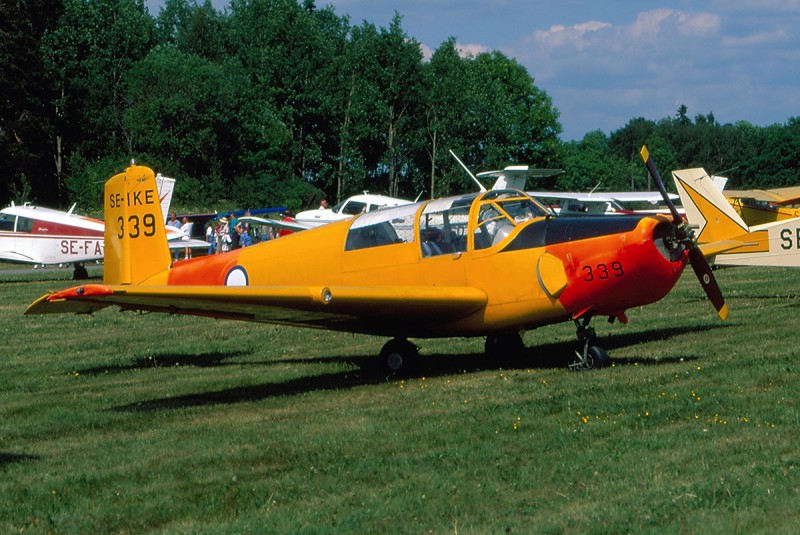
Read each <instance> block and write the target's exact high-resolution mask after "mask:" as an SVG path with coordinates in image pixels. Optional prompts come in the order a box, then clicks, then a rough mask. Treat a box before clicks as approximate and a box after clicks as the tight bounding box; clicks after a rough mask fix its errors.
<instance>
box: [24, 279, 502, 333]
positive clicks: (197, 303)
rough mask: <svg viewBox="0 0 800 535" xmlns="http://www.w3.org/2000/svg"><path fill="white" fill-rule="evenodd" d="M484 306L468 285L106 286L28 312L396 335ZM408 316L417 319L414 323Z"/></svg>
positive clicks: (71, 292)
mask: <svg viewBox="0 0 800 535" xmlns="http://www.w3.org/2000/svg"><path fill="white" fill-rule="evenodd" d="M486 301H487V296H486V294H485V293H484V292H483V291H482V290H479V289H476V288H469V287H466V288H465V287H444V286H397V287H390V286H382V287H353V286H330V287H324V286H269V287H266V286H261V287H255V286H149V287H148V286H108V285H103V284H89V285H83V286H77V287H74V288H70V289H67V290H64V291H61V292H57V293H52V294H48V295H45V296H43V297H41V298H39V299H38V300H37V301H35V302H34V303H32V304H31V305H30V306H29V307H28V309H27V310H26V311H25V314H49V313H65V312H66V313H78V314H80V313H92V312H95V311H97V310H100V309H102V308H106V307H109V306H118V307H120V308H121V309H122V310H138V311H148V312H166V313H170V314H188V315H195V316H207V317H211V318H222V319H237V320H250V321H259V322H267V323H281V324H287V325H297V326H307V327H323V326H324V327H326V328H329V329H337V327H340V328H341V329H342V330H347V331H353V332H363V333H375V334H393V332H394V330H395V328H396V330H397V331H398V332H408V331H409V330H415V331H416V332H424V330H425V328H426V327H427V326H434V325H441V324H444V323H449V322H452V321H455V320H457V319H459V318H462V317H464V316H467V315H469V314H471V313H473V312H475V311H477V310H479V309H480V308H481V307H483V306H485V304H486ZM408 318H414V319H413V320H409V319H408Z"/></svg>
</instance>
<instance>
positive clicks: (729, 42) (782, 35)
mask: <svg viewBox="0 0 800 535" xmlns="http://www.w3.org/2000/svg"><path fill="white" fill-rule="evenodd" d="M787 40H788V35H787V32H786V30H784V29H783V28H778V29H776V30H774V31H771V32H759V33H754V34H750V35H745V36H741V37H734V36H730V37H725V38H724V39H723V40H722V44H723V45H725V46H729V47H748V46H756V45H765V44H772V43H781V42H784V41H787Z"/></svg>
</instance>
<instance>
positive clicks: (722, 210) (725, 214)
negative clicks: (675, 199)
mask: <svg viewBox="0 0 800 535" xmlns="http://www.w3.org/2000/svg"><path fill="white" fill-rule="evenodd" d="M672 179H673V180H674V181H675V186H676V187H677V188H678V195H680V197H681V203H682V204H683V208H684V210H686V219H687V221H688V222H689V224H690V225H693V226H696V227H697V228H698V230H697V240H698V241H699V242H700V243H708V242H715V241H721V240H730V239H733V238H736V237H739V236H741V235H742V234H746V233H748V232H749V231H750V229H749V228H748V226H747V224H746V223H745V222H744V221H743V220H742V218H741V217H740V216H739V214H737V213H736V210H734V209H733V207H732V206H731V203H730V202H728V199H726V198H725V196H724V195H723V194H722V191H720V189H719V187H718V186H717V185H715V184H714V182H713V180H712V178H711V177H710V176H709V175H708V173H706V171H705V169H703V168H701V167H698V168H694V169H681V170H680V171H673V172H672Z"/></svg>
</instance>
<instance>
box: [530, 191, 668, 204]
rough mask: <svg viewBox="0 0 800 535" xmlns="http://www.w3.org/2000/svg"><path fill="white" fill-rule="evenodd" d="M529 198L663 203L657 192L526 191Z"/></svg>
mask: <svg viewBox="0 0 800 535" xmlns="http://www.w3.org/2000/svg"><path fill="white" fill-rule="evenodd" d="M526 193H527V194H528V195H530V196H531V197H536V198H538V197H543V198H546V199H574V200H576V201H583V202H589V201H595V202H600V201H617V202H648V203H651V204H659V203H662V202H663V198H662V197H661V194H660V193H658V192H657V191H600V192H597V193H578V192H574V191H528V192H526ZM668 196H669V198H670V199H672V200H673V201H674V200H677V199H678V196H677V195H675V194H674V193H669V194H668Z"/></svg>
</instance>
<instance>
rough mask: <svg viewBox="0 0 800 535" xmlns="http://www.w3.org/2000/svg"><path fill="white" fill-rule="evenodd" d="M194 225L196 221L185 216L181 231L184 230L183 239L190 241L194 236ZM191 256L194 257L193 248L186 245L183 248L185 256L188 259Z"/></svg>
mask: <svg viewBox="0 0 800 535" xmlns="http://www.w3.org/2000/svg"><path fill="white" fill-rule="evenodd" d="M193 227H194V223H192V222H191V221H189V218H188V217H186V216H183V219H182V220H181V231H182V232H183V234H184V235H183V236H181V240H183V241H189V238H191V237H192V228H193ZM191 257H192V249H191V247H184V248H183V258H185V259H186V260H188V259H190V258H191Z"/></svg>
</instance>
